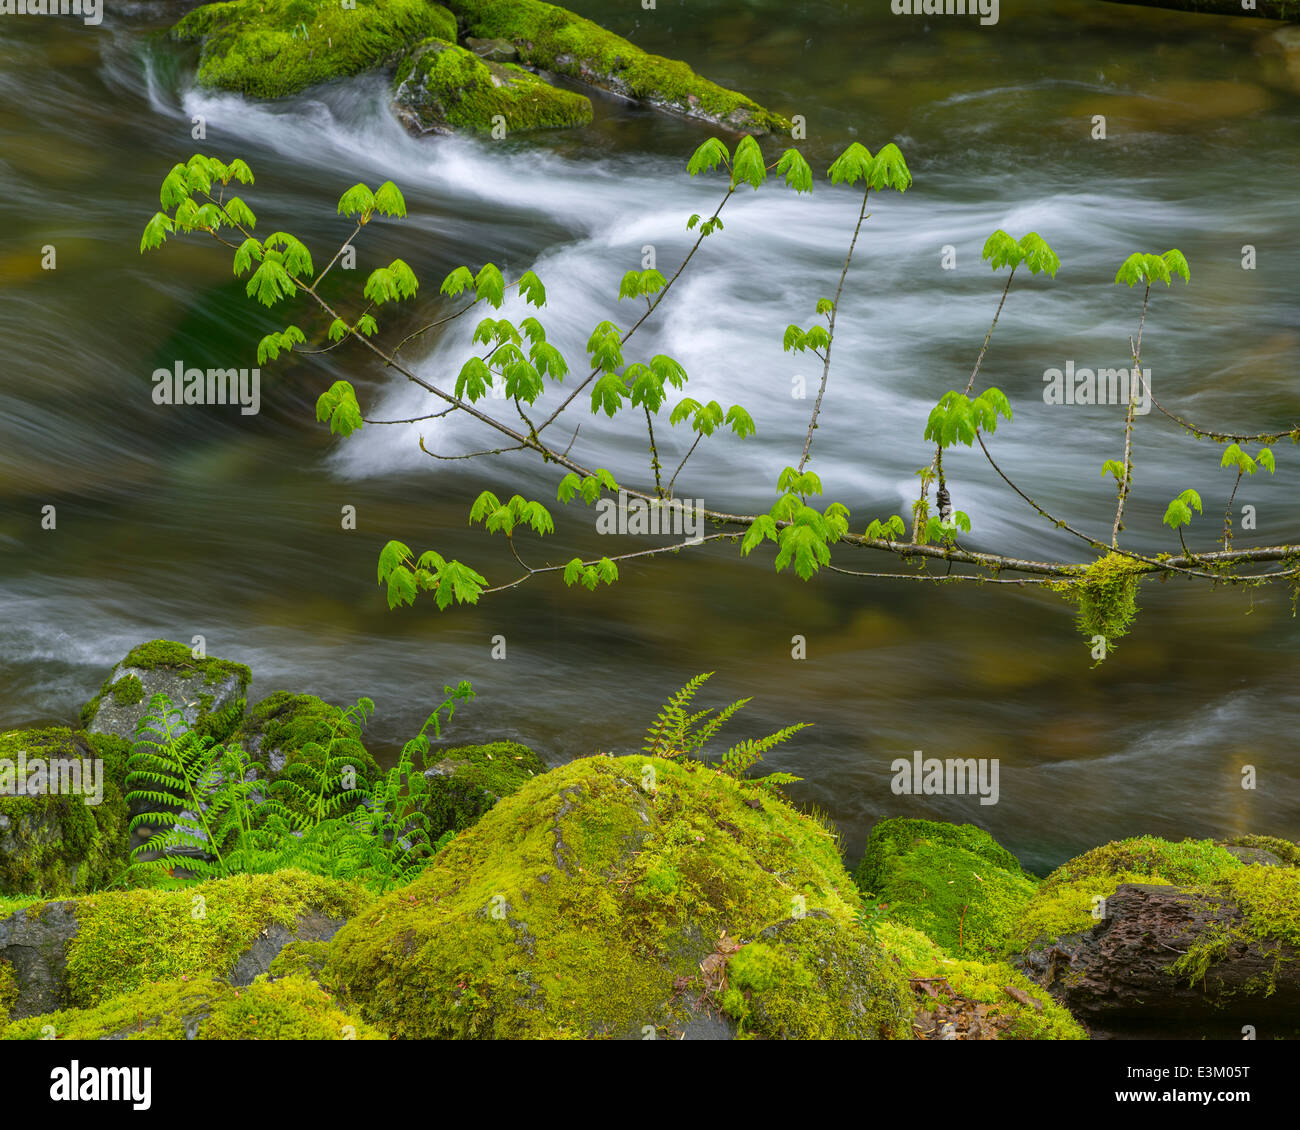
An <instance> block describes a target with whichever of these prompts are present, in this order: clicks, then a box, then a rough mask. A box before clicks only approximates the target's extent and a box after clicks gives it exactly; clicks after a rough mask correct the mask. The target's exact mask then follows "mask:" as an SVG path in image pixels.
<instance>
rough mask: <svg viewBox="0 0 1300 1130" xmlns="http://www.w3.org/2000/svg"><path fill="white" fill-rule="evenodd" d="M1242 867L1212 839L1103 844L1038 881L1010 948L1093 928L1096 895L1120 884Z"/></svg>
mask: <svg viewBox="0 0 1300 1130" xmlns="http://www.w3.org/2000/svg"><path fill="white" fill-rule="evenodd" d="M1240 868H1241V862H1240V860H1238V859H1236V858H1235V857H1234V856H1233V855H1232V854H1231V853H1230V852H1228V851H1225V850H1224V849H1223V848H1222V847H1220V846H1219V845H1217V844H1215V843H1214V842H1213V841H1211V840H1183V841H1181V842H1178V843H1174V842H1171V841H1169V840H1162V839H1159V838H1158V837H1156V836H1136V837H1134V838H1132V839H1127V840H1116V841H1113V842H1111V843H1108V844H1103V845H1102V846H1101V847H1096V848H1093V849H1092V850H1091V851H1086V852H1084V853H1083V855H1080V856H1076V857H1075V858H1074V859H1071V860H1070V861H1069V862H1067V863H1063V864H1061V866H1060V867H1058V868H1057V869H1056V870H1055V871H1053V872H1052V873H1051V874H1050V875H1049V876H1048V877H1047V878H1046V879H1044V880H1043V881H1042V883H1041V884H1040V885H1039V887H1038V890H1037V891H1036V892H1035V894H1034V897H1033V899H1032V900H1031V901H1030V903H1029V905H1028V906H1027V907H1025V909H1024V912H1023V915H1022V916H1021V919H1020V921H1019V922H1018V923H1017V924H1016V926H1015V929H1014V930H1013V931H1012V934H1011V937H1010V939H1009V942H1010V944H1011V946H1012V948H1013V949H1023V948H1024V947H1025V946H1027V945H1029V944H1031V943H1033V942H1035V941H1039V940H1041V941H1047V942H1054V941H1056V940H1057V939H1058V938H1060V937H1062V936H1063V935H1066V934H1078V933H1082V932H1083V931H1085V930H1090V929H1092V927H1094V926H1096V925H1097V923H1098V921H1099V918H1098V917H1096V916H1095V915H1094V907H1095V906H1096V905H1097V904H1096V900H1097V899H1098V898H1103V899H1106V898H1110V896H1111V895H1113V894H1114V893H1115V891H1116V889H1117V888H1118V887H1119V886H1121V885H1122V884H1124V883H1142V884H1148V885H1150V884H1176V885H1184V886H1186V885H1193V884H1202V883H1210V882H1213V881H1215V880H1216V879H1219V878H1221V877H1223V876H1224V875H1227V874H1231V873H1234V872H1236V871H1237V870H1239V869H1240Z"/></svg>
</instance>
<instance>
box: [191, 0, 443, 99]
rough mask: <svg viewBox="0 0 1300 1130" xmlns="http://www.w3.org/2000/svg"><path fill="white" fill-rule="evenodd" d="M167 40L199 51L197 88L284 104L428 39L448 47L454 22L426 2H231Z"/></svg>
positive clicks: (198, 13)
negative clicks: (299, 93) (189, 44)
mask: <svg viewBox="0 0 1300 1130" xmlns="http://www.w3.org/2000/svg"><path fill="white" fill-rule="evenodd" d="M172 35H173V36H174V37H175V38H176V39H179V40H182V41H194V40H198V41H200V42H201V43H202V49H201V52H200V55H199V70H198V80H199V82H200V84H202V85H203V86H208V87H215V88H218V89H221V90H233V91H237V92H239V93H241V94H248V95H251V96H253V97H255V98H283V97H284V96H286V95H289V94H294V93H296V92H297V91H299V90H303V89H304V88H306V87H308V86H312V85H313V84H315V83H319V82H324V81H325V80H327V79H332V78H340V77H343V76H346V75H354V74H359V73H360V72H362V71H366V70H370V69H371V68H374V67H378V66H382V65H384V64H386V63H390V62H392V61H393V60H395V59H396V58H397V56H398V55H399V54H400V53H401V52H402V51H403V50H405V49H406V48H407V47H408V46H410V45H411V44H413V43H417V42H419V41H420V40H422V39H425V38H427V37H429V36H437V37H439V38H442V39H450V40H453V41H454V40H455V38H456V20H455V17H453V16H452V15H451V13H450V12H448V11H447V9H446V8H444V7H442V6H441V5H439V4H433V3H429V2H427V0H356V5H355V7H352V8H345V7H343V5H342V4H340V3H339V2H338V0H231V2H229V3H222V4H205V5H204V6H203V7H201V8H196V9H195V10H194V11H192V12H190V13H189V14H188V15H187V16H186V17H185V18H184V19H182V20H181V21H180V23H178V24H177V25H176V26H175V27H174V28H173V29H172Z"/></svg>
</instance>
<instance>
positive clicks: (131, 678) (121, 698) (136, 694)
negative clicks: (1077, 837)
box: [112, 675, 144, 706]
mask: <svg viewBox="0 0 1300 1130" xmlns="http://www.w3.org/2000/svg"><path fill="white" fill-rule="evenodd" d="M112 691H113V701H114V702H116V703H117V704H118V706H134V705H135V704H136V703H137V702H140V701H141V700H142V699H143V698H144V684H143V683H142V682H140V678H139V676H138V675H127V676H126V678H124V679H118V681H117V682H116V683H114V684H113V686H112Z"/></svg>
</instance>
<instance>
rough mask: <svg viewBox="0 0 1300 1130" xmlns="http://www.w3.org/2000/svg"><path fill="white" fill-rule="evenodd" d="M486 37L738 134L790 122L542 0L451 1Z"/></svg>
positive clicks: (474, 31) (530, 60)
mask: <svg viewBox="0 0 1300 1130" xmlns="http://www.w3.org/2000/svg"><path fill="white" fill-rule="evenodd" d="M447 6H448V7H449V8H450V9H451V10H452V11H453V12H455V13H456V15H458V16H459V17H460V18H461V20H462V21H463V22H464V23H465V25H466V30H467V33H468V34H469V35H470V36H476V37H478V38H481V39H508V40H510V42H512V43H513V44H514V45H515V46H516V47H517V48H518V49H519V57H520V59H521V61H522V62H524V63H527V64H530V65H534V66H538V67H542V68H544V69H545V70H548V71H553V72H555V73H557V74H562V75H568V76H570V77H572V78H576V79H579V80H582V81H586V82H591V83H593V84H594V85H597V86H603V87H606V88H608V89H611V90H614V91H617V92H618V93H620V94H625V95H627V96H628V97H631V98H637V99H640V100H642V101H645V102H649V103H651V104H652V105H659V106H664V107H666V108H669V109H672V110H676V111H678V112H680V113H686V114H700V113H702V114H705V115H708V116H709V117H710V118H713V119H716V120H718V121H722V122H724V123H725V124H727V125H730V126H731V127H732V128H735V129H744V130H750V131H752V132H756V133H766V132H769V131H770V132H784V131H787V130H789V129H790V122H789V121H787V120H786V119H785V118H783V117H781V116H780V115H779V114H774V113H772V112H771V111H770V110H765V109H764V108H763V107H762V106H760V105H759V104H758V103H757V102H754V101H753V100H752V99H750V98H747V97H746V96H745V95H743V94H738V93H737V92H736V91H734V90H727V89H725V88H724V87H721V86H718V85H717V84H716V83H713V82H710V81H709V80H708V79H705V78H701V77H700V76H699V75H697V74H696V73H695V72H694V71H693V70H691V68H690V67H688V66H687V65H686V64H685V63H683V62H680V61H677V60H673V59H665V58H662V57H661V56H658V55H651V54H648V53H647V52H645V51H642V50H641V48H639V47H636V46H634V45H633V44H631V43H629V42H628V41H627V40H626V39H623V38H622V37H621V36H617V35H615V34H614V33H613V32H609V31H606V30H605V29H604V28H602V27H600V26H599V25H598V24H594V23H592V22H591V21H590V20H586V19H583V18H582V17H581V16H577V15H574V13H572V12H569V11H567V10H565V9H564V8H560V7H556V6H555V5H553V4H544V3H541V2H540V0H448V3H447Z"/></svg>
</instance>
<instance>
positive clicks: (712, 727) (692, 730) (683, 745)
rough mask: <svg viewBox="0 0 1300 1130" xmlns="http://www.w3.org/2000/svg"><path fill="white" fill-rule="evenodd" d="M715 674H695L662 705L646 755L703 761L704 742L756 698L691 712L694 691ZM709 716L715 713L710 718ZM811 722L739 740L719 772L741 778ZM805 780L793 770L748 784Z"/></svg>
mask: <svg viewBox="0 0 1300 1130" xmlns="http://www.w3.org/2000/svg"><path fill="white" fill-rule="evenodd" d="M712 677H713V672H712V671H708V672H706V673H704V674H702V675H696V676H695V678H693V679H692V680H691V681H690V682H689V683H687V684H686V685H685V686H684V687H682V689H681V690H679V691H678V692H677V693H676V694H674V695H673V696H672V697H671V698H670V699H669V700H668V701H667V702H666V703H664V705H663V708H662V709H661V710H660V711H659V714H658V715H657V716H656V718H655V720H654V721H653V722H652V723H651V724H650V727H649V729H648V730H646V737H645V745H644V746H643V747H642V748H643V750H644V752H645V754H646V756H648V757H663V758H667V759H669V760H675V759H677V758H679V757H680V758H683V759H687V760H696V761H698V760H701V759H700V758H699V757H695V756H694V755H696V754H700V753H702V751H703V749H704V747H705V745H707V744H708V742H709V741H711V740H712V739H713V738H714V737H715V736H716V735H717V733H718V731H719V730H721V729H722V727H723V726H724V725H726V723H727V722H728V721H730V720H731V718H732V717H733V716H734V715H735V714H736V713H737V712H738V711H740V710H742V709H744V707H746V706H747V705H748V704H749V703H750V702H752V701H753V700H752V699H748V698H742V699H737V700H736V701H735V702H733V703H731V705H729V706H724V707H723V708H722V709H721V710H719V711H718V712H717V713H716V714H715V713H714V708H713V707H708V708H707V709H705V710H700V711H697V712H696V713H694V714H688V713H687V708H688V707H689V706H690V704H691V701H692V700H693V699H694V697H695V692H696V691H698V690H699V689H700V687H702V686H703V685H704V684H705V682H707V681H708V680H709V679H710V678H712ZM709 715H713V716H712V717H711V718H710V717H709ZM706 718H707V719H708V721H704V722H703V725H700V723H701V722H702V721H703V720H704V719H706ZM809 725H811V723H809V722H798V723H796V724H795V725H793V726H786V727H784V728H782V729H780V730H777V731H776V732H775V733H773V734H768V735H767V736H766V737H763V738H750V739H747V740H745V741H743V742H739V743H738V744H736V745H734V746H732V747H731V748H730V749H729V750H727V752H726V753H724V754H723V755H722V760H721V761H720V762H719V763H718V765H717V770H718V772H720V773H723V774H725V775H726V776H728V777H731V778H733V779H734V780H737V781H739V780H741V779H742V778H744V774H745V773H746V772H747V771H748V770H749V769H751V768H752V767H753V766H754V765H756V764H757V763H758V762H759V761H761V760H762V758H763V754H765V753H767V752H768V751H769V750H770V749H773V748H774V747H776V746H778V745H780V744H781V743H782V742H785V741H789V739H790V738H792V737H793V736H794V735H795V734H797V733H798V732H799V731H800V730H803V729H806V728H807V727H808V726H809ZM802 780H803V778H802V777H795V776H793V775H792V774H790V773H770V774H768V775H767V776H766V777H757V778H751V779H748V780H747V781H746V783H748V784H757V785H762V786H764V787H766V788H769V789H776V788H779V787H780V786H782V785H792V784H795V783H796V782H798V781H802Z"/></svg>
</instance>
